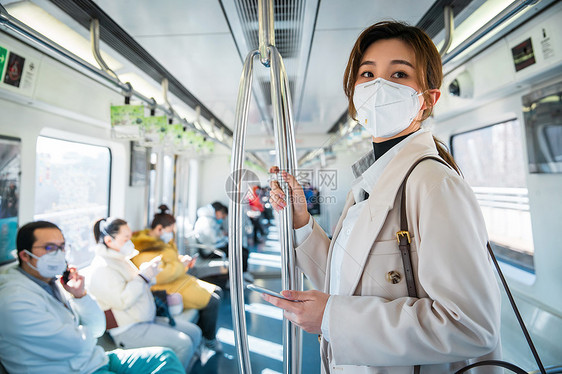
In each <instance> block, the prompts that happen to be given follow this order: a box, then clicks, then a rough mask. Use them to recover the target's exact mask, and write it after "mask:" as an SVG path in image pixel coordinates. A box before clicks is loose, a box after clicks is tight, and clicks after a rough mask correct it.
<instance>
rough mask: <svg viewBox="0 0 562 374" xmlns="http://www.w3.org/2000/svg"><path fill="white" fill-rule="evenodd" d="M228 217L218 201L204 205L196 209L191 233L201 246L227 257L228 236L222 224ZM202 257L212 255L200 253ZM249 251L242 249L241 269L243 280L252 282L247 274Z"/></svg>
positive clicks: (226, 210) (252, 279)
mask: <svg viewBox="0 0 562 374" xmlns="http://www.w3.org/2000/svg"><path fill="white" fill-rule="evenodd" d="M227 217H228V208H227V207H226V206H225V205H223V204H221V203H220V202H218V201H215V202H214V203H212V204H209V205H205V206H203V207H201V208H199V209H197V221H195V226H194V228H193V232H194V234H195V238H196V239H197V242H198V243H199V244H203V245H206V246H210V247H215V248H216V249H218V250H220V251H223V252H224V253H225V254H226V256H227V257H228V236H227V234H228V233H227V231H226V230H224V228H223V223H224V222H225V220H226V218H227ZM201 255H202V256H206V257H212V256H214V254H213V253H210V252H207V253H206V252H205V251H204V250H203V251H201ZM249 256H250V251H248V249H247V248H245V247H242V269H243V271H244V279H245V280H246V281H248V282H253V281H254V278H253V277H252V275H251V274H250V273H249V272H248V257H249Z"/></svg>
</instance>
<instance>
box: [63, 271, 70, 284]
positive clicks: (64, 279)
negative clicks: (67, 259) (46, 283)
mask: <svg viewBox="0 0 562 374" xmlns="http://www.w3.org/2000/svg"><path fill="white" fill-rule="evenodd" d="M69 277H70V269H66V270H65V271H64V273H62V281H63V283H64V284H67V283H68V278H69Z"/></svg>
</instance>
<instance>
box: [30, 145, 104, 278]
mask: <svg viewBox="0 0 562 374" xmlns="http://www.w3.org/2000/svg"><path fill="white" fill-rule="evenodd" d="M35 173H36V178H35V179H36V186H35V215H34V216H33V219H34V220H45V221H50V222H53V223H55V224H57V225H58V226H59V227H60V228H61V230H62V231H63V233H64V236H65V239H66V241H67V242H68V243H70V244H71V245H72V251H71V252H70V254H69V256H70V258H69V261H70V262H71V263H73V264H75V265H76V266H78V267H82V266H85V265H87V264H88V262H89V261H90V260H91V256H92V254H91V253H90V252H89V251H88V248H89V247H90V246H91V244H92V242H93V234H92V227H93V225H94V222H95V220H97V219H99V218H100V217H106V216H107V215H108V214H109V185H110V173H111V152H110V150H109V148H107V147H101V146H95V145H89V144H83V143H76V142H72V141H66V140H60V139H53V138H48V137H44V136H40V137H39V138H38V139H37V161H36V172H35Z"/></svg>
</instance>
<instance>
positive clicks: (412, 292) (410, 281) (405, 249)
mask: <svg viewBox="0 0 562 374" xmlns="http://www.w3.org/2000/svg"><path fill="white" fill-rule="evenodd" d="M428 159H432V160H434V161H437V162H440V163H442V164H444V165H445V166H447V167H450V166H449V165H448V164H447V163H446V162H445V161H444V160H443V159H441V158H439V157H434V156H428V157H423V158H421V159H419V160H417V161H416V162H415V163H414V164H413V165H412V166H411V167H410V170H408V172H407V173H406V177H404V181H403V182H402V186H401V188H402V200H401V202H400V231H398V232H397V233H396V239H397V240H398V248H399V249H400V253H401V255H402V256H401V257H402V264H403V266H404V272H405V273H406V284H407V288H408V296H410V297H417V291H416V283H415V278H414V272H413V267H412V259H411V257H410V243H411V241H412V240H411V235H410V232H409V231H408V217H407V215H406V182H407V181H408V177H409V176H410V174H411V173H412V171H413V170H414V169H415V167H416V166H418V164H419V163H420V162H422V161H425V160H428ZM487 247H488V253H489V254H490V257H491V258H492V261H493V263H494V266H495V267H496V270H497V272H498V275H499V277H500V280H501V282H502V285H503V288H504V289H505V292H506V294H507V298H508V299H509V303H510V304H511V308H512V309H513V312H514V313H515V316H516V317H517V321H518V322H519V326H521V330H523V334H524V335H525V339H526V340H527V344H528V345H529V348H531V352H532V353H533V357H534V358H535V361H536V362H537V365H538V367H539V370H540V372H541V374H546V370H545V368H544V366H543V364H542V362H541V359H540V357H539V354H538V353H537V350H536V349H535V345H534V344H533V340H532V339H531V335H529V332H528V331H527V327H526V326H525V323H524V322H523V318H521V314H520V313H519V309H518V308H517V305H516V304H515V300H514V299H513V296H512V295H511V291H510V289H509V287H508V285H507V282H506V280H505V277H504V276H503V273H502V271H501V269H500V266H499V264H498V261H497V260H496V256H494V252H493V251H492V247H491V246H490V242H488V243H487ZM478 366H500V367H503V368H505V369H509V370H511V371H513V372H515V373H518V374H527V372H526V371H524V370H523V369H521V368H520V367H518V366H516V365H513V364H510V363H508V362H505V361H498V360H486V361H480V362H477V363H474V364H472V365H468V366H465V367H464V368H462V369H460V370H458V371H457V372H455V374H462V373H464V372H466V371H468V370H470V369H472V368H475V367H478ZM419 372H420V365H416V366H414V373H415V374H419Z"/></svg>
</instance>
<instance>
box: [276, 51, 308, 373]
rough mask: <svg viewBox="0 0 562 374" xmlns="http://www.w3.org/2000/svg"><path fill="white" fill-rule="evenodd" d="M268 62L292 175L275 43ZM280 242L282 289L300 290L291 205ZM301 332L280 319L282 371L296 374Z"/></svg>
mask: <svg viewBox="0 0 562 374" xmlns="http://www.w3.org/2000/svg"><path fill="white" fill-rule="evenodd" d="M269 52H270V53H269V56H270V62H271V102H272V105H273V119H274V126H273V127H274V129H275V140H276V141H275V149H276V152H277V160H278V163H279V168H280V170H283V171H287V172H288V173H290V174H292V175H295V168H296V150H295V139H294V134H293V120H292V112H291V97H290V89H289V84H288V79H287V73H286V72H285V66H284V65H283V60H282V59H281V55H280V54H279V51H278V50H277V48H275V46H270V47H269ZM279 184H280V185H281V187H282V189H283V192H284V193H285V196H291V194H290V193H289V186H288V184H287V183H286V182H284V181H279ZM279 221H280V242H281V281H282V283H283V289H285V290H301V288H302V282H301V277H302V275H301V274H300V273H299V271H298V269H297V267H296V263H295V252H294V244H293V243H294V238H293V235H294V231H293V209H292V204H291V203H289V204H287V208H286V209H283V210H282V211H280V212H279ZM301 341H302V331H301V330H300V328H299V327H298V326H296V325H295V324H293V323H292V322H291V321H289V320H288V319H286V318H283V369H284V373H285V374H298V373H300V368H301V365H300V363H301Z"/></svg>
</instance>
